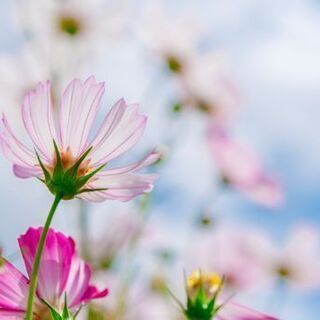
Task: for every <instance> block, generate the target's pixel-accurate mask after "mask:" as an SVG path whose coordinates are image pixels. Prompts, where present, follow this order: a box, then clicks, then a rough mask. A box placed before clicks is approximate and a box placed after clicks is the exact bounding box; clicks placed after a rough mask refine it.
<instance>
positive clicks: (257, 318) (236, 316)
mask: <svg viewBox="0 0 320 320" xmlns="http://www.w3.org/2000/svg"><path fill="white" fill-rule="evenodd" d="M217 319H219V320H278V319H277V318H274V317H271V316H268V315H266V314H263V313H260V312H258V311H255V310H252V309H249V308H247V307H244V306H242V305H240V304H237V303H234V302H227V303H226V305H225V306H223V307H222V308H221V310H220V311H219V313H218V315H217Z"/></svg>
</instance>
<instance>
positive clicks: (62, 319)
mask: <svg viewBox="0 0 320 320" xmlns="http://www.w3.org/2000/svg"><path fill="white" fill-rule="evenodd" d="M41 301H42V302H43V303H44V304H45V305H46V306H47V307H48V309H49V311H50V314H51V317H52V320H75V319H76V316H75V315H72V314H71V313H70V311H69V309H68V303H67V296H65V299H64V307H63V311H62V314H60V313H59V312H58V311H57V310H56V309H55V308H54V307H53V306H51V305H50V304H49V303H48V302H47V301H45V300H43V299H42V300H41Z"/></svg>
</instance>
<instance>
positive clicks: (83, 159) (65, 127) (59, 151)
mask: <svg viewBox="0 0 320 320" xmlns="http://www.w3.org/2000/svg"><path fill="white" fill-rule="evenodd" d="M103 93H104V83H96V80H95V78H94V77H93V76H92V77H90V78H88V79H87V80H86V81H85V82H81V81H80V80H79V79H75V80H73V81H72V82H71V83H70V84H69V85H68V86H67V88H66V89H65V91H64V92H63V94H62V98H61V102H60V104H59V105H53V101H52V98H51V88H50V82H49V81H46V82H41V83H39V84H38V86H37V88H36V89H35V90H34V91H31V92H30V93H29V94H27V95H26V96H25V98H24V101H23V104H22V109H21V113H22V119H23V123H24V126H25V129H26V131H27V134H28V135H29V137H30V139H31V141H32V143H33V148H29V147H28V146H26V145H25V144H24V143H23V142H22V141H21V140H20V139H18V138H17V137H16V135H15V134H14V132H13V130H12V129H11V127H10V125H9V123H8V121H7V119H6V117H5V116H3V119H2V122H3V126H4V131H3V132H2V133H1V135H0V143H1V146H2V150H3V152H4V154H5V156H6V157H7V158H8V159H9V160H10V161H11V162H13V170H14V173H15V175H16V176H17V177H20V178H29V177H38V178H40V179H41V180H42V181H43V182H44V183H46V185H47V186H48V188H49V189H50V191H51V192H52V193H54V194H57V193H60V194H62V195H63V197H64V198H65V199H70V198H73V197H74V196H77V197H79V198H82V199H85V200H89V201H103V200H105V199H112V200H113V199H117V200H120V201H128V200H130V199H132V198H133V197H135V196H137V195H140V194H143V193H145V192H149V191H151V190H152V187H153V181H154V180H155V178H156V176H155V175H152V174H144V175H143V174H135V171H137V170H139V169H141V168H143V167H145V166H147V165H150V164H152V163H153V162H155V161H156V160H157V159H158V154H156V153H155V152H151V153H149V154H148V155H146V156H145V158H143V159H142V160H140V161H138V162H137V163H133V164H130V165H128V166H125V167H121V168H112V169H108V170H105V171H101V170H102V168H104V166H106V165H107V164H109V162H110V161H112V160H114V159H116V158H117V157H119V156H121V155H122V154H124V153H125V152H127V151H128V150H129V149H131V148H132V147H133V146H134V145H135V144H136V143H137V142H138V140H139V139H140V137H141V135H142V134H143V131H144V129H145V126H146V122H147V118H146V116H144V115H141V114H139V112H138V105H135V104H127V103H126V102H125V101H124V100H123V99H121V100H119V101H118V102H117V103H116V104H115V105H114V106H113V107H112V108H111V110H110V111H109V112H108V113H107V115H106V117H105V118H104V121H103V123H102V125H101V126H100V128H99V130H98V132H97V133H96V135H95V137H94V138H93V139H89V135H90V133H91V131H92V127H93V124H94V121H95V119H96V117H97V114H98V112H99V109H100V108H99V107H100V101H101V98H102V95H103Z"/></svg>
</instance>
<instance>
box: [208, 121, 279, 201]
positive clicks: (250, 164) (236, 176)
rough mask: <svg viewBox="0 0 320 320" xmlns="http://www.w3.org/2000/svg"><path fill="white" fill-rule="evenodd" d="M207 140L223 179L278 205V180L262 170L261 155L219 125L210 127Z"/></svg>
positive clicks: (242, 190) (255, 199) (250, 193)
mask: <svg viewBox="0 0 320 320" xmlns="http://www.w3.org/2000/svg"><path fill="white" fill-rule="evenodd" d="M208 144H209V148H210V151H211V152H212V155H213V160H214V162H215V165H216V167H217V169H218V170H219V173H220V175H221V178H222V179H223V180H224V181H225V182H227V183H228V184H230V185H232V186H233V187H235V188H236V189H238V190H239V191H240V192H241V193H243V194H245V195H246V196H247V197H248V198H250V199H251V200H253V201H255V202H257V203H260V204H262V205H265V206H267V207H277V206H279V205H280V204H281V203H282V201H283V190H282V188H281V186H280V183H279V181H278V180H277V179H276V178H274V177H273V176H271V175H269V173H267V172H266V171H265V169H264V168H263V166H262V163H261V161H260V159H259V158H258V157H257V155H256V154H254V153H253V151H252V150H250V149H249V148H248V147H247V146H245V145H243V144H241V143H240V142H238V141H237V140H234V139H233V138H231V137H230V136H229V134H228V133H227V132H226V131H225V129H223V128H221V127H218V126H212V127H211V128H210V130H209V135H208Z"/></svg>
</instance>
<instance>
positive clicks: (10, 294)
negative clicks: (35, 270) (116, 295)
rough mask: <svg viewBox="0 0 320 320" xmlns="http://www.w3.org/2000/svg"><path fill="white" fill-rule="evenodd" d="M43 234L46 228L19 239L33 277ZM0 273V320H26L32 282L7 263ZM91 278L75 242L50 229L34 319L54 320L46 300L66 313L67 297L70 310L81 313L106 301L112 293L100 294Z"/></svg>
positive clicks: (44, 252) (42, 262) (43, 257)
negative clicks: (85, 307) (85, 306)
mask: <svg viewBox="0 0 320 320" xmlns="http://www.w3.org/2000/svg"><path fill="white" fill-rule="evenodd" d="M41 232H42V228H38V229H34V228H30V229H28V231H27V232H26V234H24V235H22V236H20V238H19V239H18V242H19V246H20V250H21V254H22V257H23V260H24V264H25V267H26V270H27V273H28V276H29V277H31V272H32V265H33V261H34V258H35V254H36V249H37V246H38V242H39V239H40V236H41ZM0 271H1V272H0V318H1V319H10V320H11V319H17V320H18V319H24V316H25V312H26V305H27V298H28V290H29V280H28V278H27V277H25V276H24V275H23V274H22V273H21V272H20V271H19V270H18V269H17V268H16V267H14V266H13V265H12V264H11V263H9V262H8V261H6V260H4V263H3V265H2V267H1V269H0ZM91 275H92V272H91V269H90V267H89V265H88V264H87V263H85V262H84V261H82V260H81V259H80V258H79V256H78V254H77V252H76V249H75V243H74V241H73V239H72V238H70V237H67V236H65V235H64V234H62V233H60V232H57V231H54V230H53V229H50V230H49V233H48V236H47V239H46V243H45V247H44V251H43V256H42V259H41V263H40V269H39V282H38V287H37V298H36V300H35V305H34V318H35V319H41V320H44V319H50V317H49V313H48V312H49V310H48V308H47V306H46V305H45V304H44V303H43V302H42V300H44V301H46V302H47V303H49V304H50V305H51V306H53V307H54V308H55V309H56V310H58V311H62V308H63V307H64V301H65V296H66V298H67V302H68V307H69V308H70V309H71V310H72V311H77V310H78V309H79V308H80V307H81V306H82V305H83V304H86V303H88V302H90V301H91V300H92V299H97V298H103V297H105V296H106V295H107V294H108V289H105V290H102V291H99V290H98V289H97V288H96V287H94V286H92V285H90V280H91Z"/></svg>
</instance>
